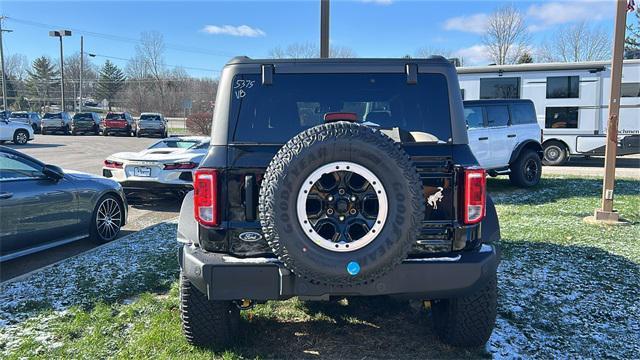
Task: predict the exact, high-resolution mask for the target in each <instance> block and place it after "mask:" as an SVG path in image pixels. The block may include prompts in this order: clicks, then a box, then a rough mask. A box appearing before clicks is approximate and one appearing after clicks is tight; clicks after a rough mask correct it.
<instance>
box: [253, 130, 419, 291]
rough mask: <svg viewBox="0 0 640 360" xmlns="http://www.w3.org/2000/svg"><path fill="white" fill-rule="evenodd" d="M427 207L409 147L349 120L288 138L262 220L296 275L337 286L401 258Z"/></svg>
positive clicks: (372, 275) (271, 175) (274, 164)
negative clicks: (404, 146)
mask: <svg viewBox="0 0 640 360" xmlns="http://www.w3.org/2000/svg"><path fill="white" fill-rule="evenodd" d="M292 204H295V205H293V206H291V205H292ZM424 207H425V201H424V197H423V195H422V182H421V181H420V177H419V175H418V172H417V170H416V168H415V167H414V166H413V163H412V162H411V161H410V160H409V156H408V155H407V153H406V152H404V150H403V149H402V148H401V147H400V146H398V145H397V144H396V143H395V142H394V141H393V140H392V139H391V138H389V137H387V136H386V135H384V134H382V133H380V132H377V131H374V130H373V129H371V128H369V127H366V126H362V125H358V124H353V123H347V122H335V123H329V124H322V125H318V126H316V127H313V128H311V129H309V130H307V131H304V132H302V133H300V134H298V135H296V136H295V137H294V138H293V139H291V140H289V141H288V142H287V144H285V146H283V147H282V148H281V149H280V151H279V152H278V154H277V155H276V156H275V157H274V158H273V160H272V161H271V163H270V164H269V167H268V168H267V170H266V173H265V177H264V180H263V181H262V186H261V189H260V222H261V225H262V230H263V232H264V234H265V239H266V240H267V242H268V243H269V245H270V246H271V249H272V251H273V252H274V253H275V254H276V255H277V256H278V257H279V258H280V259H282V261H283V262H284V264H285V266H286V267H287V268H289V270H291V271H292V272H293V273H295V274H296V275H297V276H300V277H303V278H305V279H307V280H309V281H312V282H316V283H322V284H332V285H339V286H355V285H359V284H362V283H365V282H368V281H372V280H375V279H376V278H379V277H381V276H383V275H384V274H386V273H387V272H389V271H391V270H392V269H393V268H395V267H396V266H397V265H399V264H400V263H401V262H402V260H403V259H404V258H405V257H406V256H407V253H408V252H409V249H410V248H411V246H412V245H413V244H414V242H415V239H416V236H417V233H418V229H419V226H420V224H421V220H422V218H423V217H424Z"/></svg>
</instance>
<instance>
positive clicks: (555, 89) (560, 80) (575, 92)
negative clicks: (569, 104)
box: [547, 76, 580, 99]
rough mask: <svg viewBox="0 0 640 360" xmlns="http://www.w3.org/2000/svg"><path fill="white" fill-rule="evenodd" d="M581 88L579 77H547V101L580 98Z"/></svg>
mask: <svg viewBox="0 0 640 360" xmlns="http://www.w3.org/2000/svg"><path fill="white" fill-rule="evenodd" d="M579 87H580V77H579V76H549V77H547V99H566V98H578V97H580V96H579Z"/></svg>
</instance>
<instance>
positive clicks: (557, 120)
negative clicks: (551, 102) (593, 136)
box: [545, 107, 578, 129]
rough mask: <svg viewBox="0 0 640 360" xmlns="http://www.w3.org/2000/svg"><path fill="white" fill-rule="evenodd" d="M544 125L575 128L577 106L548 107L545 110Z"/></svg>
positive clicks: (576, 124) (548, 127)
mask: <svg viewBox="0 0 640 360" xmlns="http://www.w3.org/2000/svg"><path fill="white" fill-rule="evenodd" d="M545 127H546V128H547V129H577V128H578V108H577V107H548V108H547V110H546V117H545Z"/></svg>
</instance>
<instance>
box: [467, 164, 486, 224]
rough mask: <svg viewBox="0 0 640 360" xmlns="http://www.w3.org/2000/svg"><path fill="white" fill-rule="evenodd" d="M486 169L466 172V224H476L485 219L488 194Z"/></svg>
mask: <svg viewBox="0 0 640 360" xmlns="http://www.w3.org/2000/svg"><path fill="white" fill-rule="evenodd" d="M486 179H487V174H486V172H485V171H484V169H465V170H464V205H463V206H464V219H463V221H464V223H465V224H475V223H478V222H480V221H481V220H482V218H484V214H485V205H486V192H487V180H486Z"/></svg>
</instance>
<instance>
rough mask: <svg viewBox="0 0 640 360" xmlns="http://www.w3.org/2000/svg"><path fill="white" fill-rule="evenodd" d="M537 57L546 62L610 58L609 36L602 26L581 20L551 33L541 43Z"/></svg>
mask: <svg viewBox="0 0 640 360" xmlns="http://www.w3.org/2000/svg"><path fill="white" fill-rule="evenodd" d="M538 57H539V58H540V59H541V60H542V61H546V62H555V61H557V62H578V61H595V60H607V59H609V58H611V38H610V36H609V34H608V33H607V32H606V31H604V30H603V29H602V28H600V27H595V26H590V25H589V24H587V23H586V22H585V21H582V22H579V23H577V24H575V25H573V26H571V27H569V28H566V27H564V28H561V29H558V30H557V31H556V32H555V33H553V35H552V36H551V38H549V39H547V40H545V41H544V42H543V43H542V44H541V46H540V49H539V50H538Z"/></svg>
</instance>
